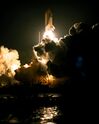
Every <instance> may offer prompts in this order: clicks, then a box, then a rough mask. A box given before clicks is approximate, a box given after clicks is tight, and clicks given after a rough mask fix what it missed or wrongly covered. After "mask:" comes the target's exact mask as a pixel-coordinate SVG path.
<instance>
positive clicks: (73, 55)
mask: <svg viewBox="0 0 99 124" xmlns="http://www.w3.org/2000/svg"><path fill="white" fill-rule="evenodd" d="M98 35H99V24H95V25H93V26H89V25H87V24H85V23H82V22H80V23H75V24H74V25H73V26H71V28H70V29H69V31H68V34H66V36H64V37H63V38H60V39H59V40H57V42H56V41H54V40H51V39H47V38H43V39H42V41H41V42H40V43H38V44H37V45H35V46H33V61H32V62H31V63H30V64H27V65H23V66H21V67H20V61H19V60H18V59H19V55H18V52H17V51H16V50H9V49H8V48H5V47H3V46H1V47H0V75H2V74H5V75H7V76H10V77H11V76H14V75H15V79H17V80H18V81H21V82H24V83H28V82H30V83H31V84H32V83H38V82H39V83H43V84H46V83H47V84H48V83H49V80H51V81H52V83H56V82H58V81H60V79H62V81H64V80H66V79H67V77H69V79H70V80H87V79H90V77H91V78H93V79H94V78H96V73H95V69H96V68H97V65H98V62H97V60H98V55H97V54H98V45H97V44H98V42H97V41H99V36H98ZM15 70H16V71H15ZM15 72H16V74H15ZM58 78H59V80H58ZM55 80H56V81H55Z"/></svg>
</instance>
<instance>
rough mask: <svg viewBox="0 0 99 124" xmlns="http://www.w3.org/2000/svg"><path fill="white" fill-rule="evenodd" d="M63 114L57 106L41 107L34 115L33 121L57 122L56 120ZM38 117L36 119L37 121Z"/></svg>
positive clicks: (46, 123)
mask: <svg viewBox="0 0 99 124" xmlns="http://www.w3.org/2000/svg"><path fill="white" fill-rule="evenodd" d="M60 115H61V112H60V110H59V109H58V107H57V106H52V107H41V108H40V109H38V110H37V111H36V113H35V116H34V115H33V118H32V119H33V122H35V123H36V122H39V124H56V123H55V122H54V121H55V119H57V118H58V117H59V116H60ZM35 119H36V121H35Z"/></svg>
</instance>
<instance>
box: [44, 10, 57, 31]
mask: <svg viewBox="0 0 99 124" xmlns="http://www.w3.org/2000/svg"><path fill="white" fill-rule="evenodd" d="M54 29H55V27H54V25H53V15H52V12H51V10H50V9H49V10H47V11H46V13H45V31H48V30H54Z"/></svg>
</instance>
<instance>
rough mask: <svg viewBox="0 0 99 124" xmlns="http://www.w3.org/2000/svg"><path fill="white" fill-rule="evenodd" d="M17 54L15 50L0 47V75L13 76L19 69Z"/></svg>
mask: <svg viewBox="0 0 99 124" xmlns="http://www.w3.org/2000/svg"><path fill="white" fill-rule="evenodd" d="M18 59H19V54H18V52H17V51H16V50H12V49H8V48H5V47H4V46H1V47H0V75H3V74H6V75H7V76H14V75H15V70H16V69H18V68H19V67H20V61H19V60H18Z"/></svg>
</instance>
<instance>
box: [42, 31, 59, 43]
mask: <svg viewBox="0 0 99 124" xmlns="http://www.w3.org/2000/svg"><path fill="white" fill-rule="evenodd" d="M43 39H49V40H52V41H55V42H57V41H58V38H56V36H55V34H54V32H53V31H52V30H47V31H45V32H44V34H43Z"/></svg>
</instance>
